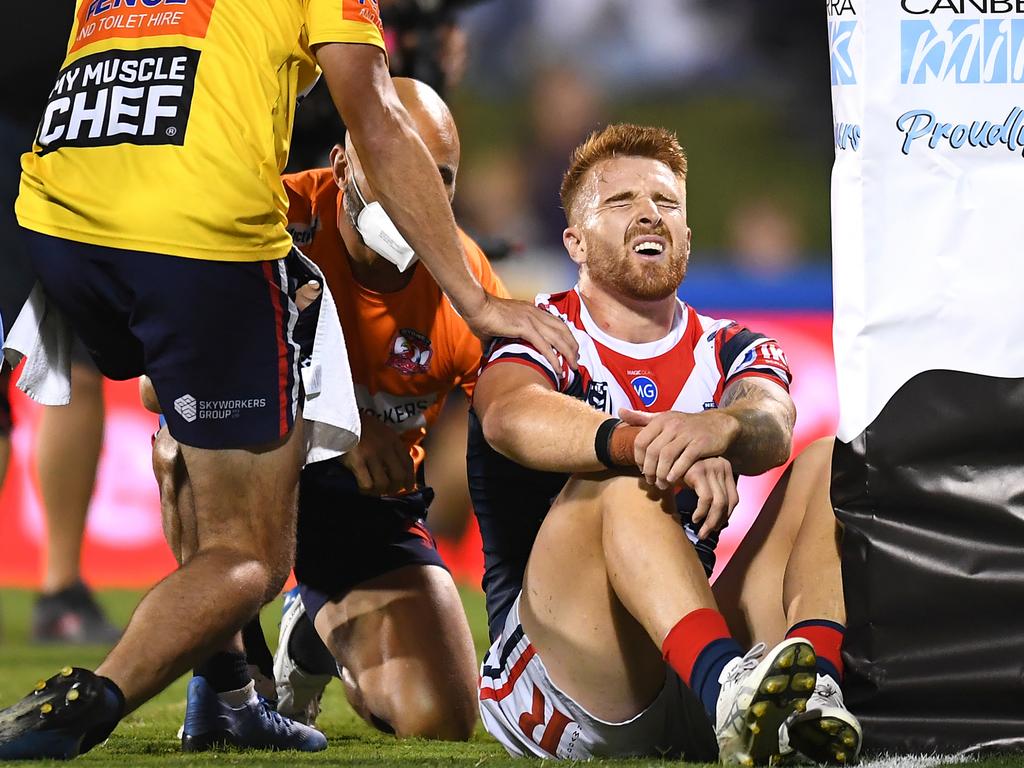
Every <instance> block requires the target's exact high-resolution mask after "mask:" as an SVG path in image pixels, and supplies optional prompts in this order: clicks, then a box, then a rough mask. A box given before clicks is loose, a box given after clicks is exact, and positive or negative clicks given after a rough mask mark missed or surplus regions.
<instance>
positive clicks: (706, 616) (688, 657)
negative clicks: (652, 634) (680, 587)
mask: <svg viewBox="0 0 1024 768" xmlns="http://www.w3.org/2000/svg"><path fill="white" fill-rule="evenodd" d="M731 637H732V636H731V635H730V634H729V627H728V626H726V623H725V618H723V616H722V614H720V613H719V612H718V611H716V610H714V609H713V608H698V609H697V610H696V611H690V613H688V614H686V615H685V616H683V618H681V619H680V620H679V622H678V623H677V624H676V625H675V626H674V627H672V629H670V630H669V632H668V634H667V635H665V640H664V642H663V643H662V644H661V655H662V656H664V657H665V661H667V662H668V663H669V666H671V667H672V669H674V670H675V671H676V674H678V675H679V677H681V678H682V679H683V682H684V683H686V684H687V685H690V682H691V679H692V677H693V665H694V664H695V663H696V662H697V657H698V656H700V654H701V652H702V651H703V650H704V649H705V648H707V647H708V646H709V645H711V643H713V642H715V641H716V640H724V639H731Z"/></svg>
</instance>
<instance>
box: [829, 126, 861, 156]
mask: <svg viewBox="0 0 1024 768" xmlns="http://www.w3.org/2000/svg"><path fill="white" fill-rule="evenodd" d="M832 131H833V133H834V134H835V141H836V149H841V150H844V151H845V150H849V151H852V152H856V151H857V150H858V149H860V126H859V125H857V124H856V123H833V124H832Z"/></svg>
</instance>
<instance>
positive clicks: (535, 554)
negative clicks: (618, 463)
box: [520, 476, 715, 721]
mask: <svg viewBox="0 0 1024 768" xmlns="http://www.w3.org/2000/svg"><path fill="white" fill-rule="evenodd" d="M714 604H715V603H714V598H713V597H712V595H711V590H710V587H709V586H708V582H707V577H706V576H705V574H704V569H703V567H702V566H701V564H700V562H699V560H698V559H697V555H696V553H695V552H694V550H693V545H692V544H691V543H690V541H689V540H688V539H687V538H686V535H685V534H684V532H683V529H682V527H681V526H680V524H679V521H678V519H677V517H676V516H675V510H674V508H673V506H672V504H671V500H670V499H669V498H668V497H666V496H665V495H663V494H661V493H649V492H648V490H647V486H646V485H645V484H643V483H642V481H641V480H640V479H638V478H634V477H612V478H604V477H603V476H588V477H575V478H573V479H571V480H570V481H569V483H568V484H567V485H566V487H565V488H564V489H563V491H562V493H561V494H560V495H559V497H558V499H557V500H556V502H555V504H554V505H553V506H552V508H551V511H550V512H549V513H548V515H547V517H546V518H545V520H544V524H543V525H542V526H541V529H540V533H539V534H538V536H537V540H536V542H535V543H534V546H533V551H532V553H531V554H530V562H529V565H528V567H527V572H526V579H525V583H524V586H523V594H522V598H521V604H520V618H521V620H522V623H523V628H524V629H525V630H526V633H527V635H528V636H529V637H530V640H531V642H532V643H533V645H534V647H535V648H536V649H537V651H538V653H539V654H540V655H541V657H542V658H543V659H544V665H545V667H546V668H547V670H548V673H549V675H550V676H551V679H552V681H553V682H554V683H555V684H556V685H557V686H559V687H560V688H561V689H562V690H563V691H565V692H566V693H567V694H568V695H569V696H571V697H572V698H573V699H574V700H576V701H577V702H579V703H580V705H582V706H583V707H585V708H586V709H587V710H588V711H589V712H591V713H592V714H593V715H595V716H596V717H599V718H601V719H603V720H609V721H623V720H626V719H628V718H630V717H633V716H634V715H636V714H637V713H638V712H640V711H642V710H643V709H644V708H645V707H647V706H648V705H649V704H650V703H651V702H652V701H653V700H654V698H655V697H656V696H657V695H658V693H659V691H660V690H661V687H662V685H663V684H664V681H665V663H664V661H663V659H662V655H661V650H660V649H661V644H662V641H663V640H664V639H665V636H666V635H667V634H668V632H669V630H670V629H672V627H673V626H675V624H676V623H677V622H678V621H679V619H680V618H682V617H683V616H684V615H686V614H688V613H690V612H691V611H694V610H696V609H698V608H713V607H714Z"/></svg>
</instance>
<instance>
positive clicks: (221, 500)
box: [96, 419, 304, 711]
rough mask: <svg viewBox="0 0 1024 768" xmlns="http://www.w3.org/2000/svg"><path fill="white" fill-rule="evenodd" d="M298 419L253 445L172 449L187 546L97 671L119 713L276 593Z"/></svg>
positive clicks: (294, 481) (298, 453)
mask: <svg viewBox="0 0 1024 768" xmlns="http://www.w3.org/2000/svg"><path fill="white" fill-rule="evenodd" d="M301 423H302V422H301V419H296V424H297V426H296V428H295V429H293V430H292V432H291V434H290V435H289V436H288V438H287V439H286V440H285V441H284V442H283V443H280V444H277V445H275V446H273V447H270V448H266V449H262V450H242V449H238V450H223V451H211V450H204V449H199V448H194V447H191V446H181V453H182V456H183V458H184V463H185V467H186V470H187V473H188V479H189V485H190V487H191V489H192V499H193V506H194V509H195V518H196V532H197V537H196V543H197V545H196V551H195V553H194V554H193V555H192V556H191V557H189V558H188V559H187V561H186V562H185V563H184V565H183V566H182V567H181V568H179V569H178V570H177V571H175V572H174V573H172V574H171V575H170V576H168V577H167V578H165V579H164V580H163V581H161V582H160V583H159V584H158V585H157V586H156V587H154V588H153V589H152V590H151V591H150V592H149V593H148V594H147V595H146V596H145V597H144V598H143V600H142V602H141V603H140V604H139V606H138V608H136V610H135V613H134V615H133V616H132V619H131V622H130V623H129V625H128V628H127V629H126V630H125V633H124V636H123V638H122V639H121V641H120V642H119V643H118V644H117V645H116V646H115V647H114V649H113V650H112V651H111V652H110V655H109V656H107V658H106V660H104V662H103V663H102V664H101V665H100V667H99V668H98V669H97V670H96V671H97V673H98V674H101V675H104V676H106V677H109V678H110V679H111V680H113V681H114V682H115V683H116V684H117V685H118V686H119V687H120V688H121V690H122V691H123V693H124V694H125V698H126V701H127V709H128V711H131V710H133V709H135V708H136V707H138V706H139V705H140V704H141V703H143V702H144V701H146V700H147V699H148V698H150V697H151V696H153V695H154V694H156V693H157V692H159V691H160V690H162V689H163V688H164V687H166V686H167V685H168V684H169V683H170V682H171V681H173V680H174V679H175V678H176V677H178V676H179V675H181V674H182V673H183V672H185V671H186V670H188V669H189V668H190V667H192V666H194V665H195V664H196V663H197V662H199V661H201V660H202V659H204V658H206V657H207V656H208V655H209V654H210V653H211V652H213V651H216V650H218V649H220V648H221V647H223V646H224V645H225V644H226V643H228V642H229V641H231V639H232V637H233V636H234V635H236V633H237V632H238V631H239V630H240V629H241V627H242V626H243V625H244V624H245V623H246V622H247V621H249V620H250V619H251V618H252V617H253V616H254V615H256V613H257V612H258V611H259V609H260V607H261V606H262V605H263V604H264V603H265V602H267V601H268V600H270V599H272V598H273V597H274V596H275V595H276V594H277V593H278V591H279V590H280V589H281V586H282V585H283V584H284V581H285V579H286V578H287V576H288V571H289V569H290V568H291V564H292V559H293V556H294V548H295V542H294V538H295V537H294V533H295V503H296V492H297V485H298V475H299V467H300V464H301V460H302V451H303V449H304V441H303V438H302V430H301ZM186 605H187V606H188V615H189V620H188V621H182V619H181V617H182V615H184V606H186ZM239 644H240V643H239Z"/></svg>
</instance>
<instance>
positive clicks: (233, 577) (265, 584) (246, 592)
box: [200, 547, 290, 610]
mask: <svg viewBox="0 0 1024 768" xmlns="http://www.w3.org/2000/svg"><path fill="white" fill-rule="evenodd" d="M212 550H220V556H221V557H222V558H224V559H225V560H226V561H228V562H229V563H230V565H229V567H227V568H226V569H225V572H224V574H223V577H222V578H223V583H222V588H223V589H224V590H227V591H231V592H232V593H233V594H235V595H237V596H238V599H239V600H240V601H244V602H252V603H253V604H254V610H259V608H261V607H262V606H263V605H265V604H266V603H269V602H270V601H271V600H273V599H274V598H275V597H277V596H278V595H279V594H280V593H281V590H282V589H283V588H284V585H285V582H286V581H287V580H288V574H289V572H290V568H289V567H288V566H283V565H281V564H279V563H275V562H269V561H268V560H266V559H264V558H261V557H257V556H254V555H253V553H251V552H247V551H244V550H238V549H228V548H224V547H210V548H205V551H208V552H209V551H212ZM203 551H204V548H202V547H201V548H200V552H203Z"/></svg>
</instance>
